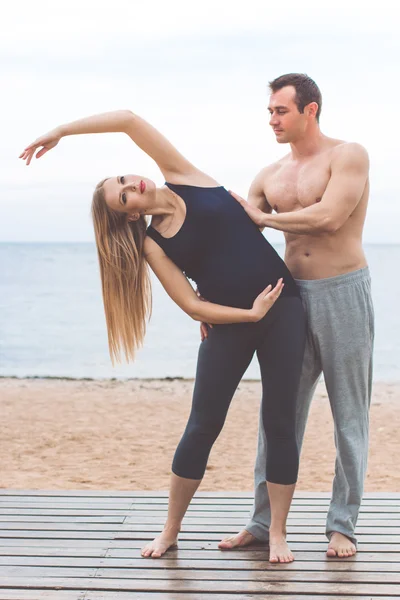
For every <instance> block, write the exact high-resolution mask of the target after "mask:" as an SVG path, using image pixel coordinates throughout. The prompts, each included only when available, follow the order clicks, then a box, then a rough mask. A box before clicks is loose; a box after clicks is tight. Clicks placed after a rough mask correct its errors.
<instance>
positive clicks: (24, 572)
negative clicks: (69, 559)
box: [0, 565, 113, 585]
mask: <svg viewBox="0 0 400 600" xmlns="http://www.w3.org/2000/svg"><path fill="white" fill-rule="evenodd" d="M97 572H98V569H97V567H94V568H89V567H76V568H75V567H39V566H33V567H28V566H24V565H17V566H11V565H9V566H1V567H0V585H1V582H2V581H3V579H5V578H7V577H25V578H26V579H30V578H32V577H34V578H41V579H43V580H45V579H47V578H52V577H68V578H80V577H94V576H95V575H96V573H97ZM110 577H113V575H112V574H111V575H110Z"/></svg>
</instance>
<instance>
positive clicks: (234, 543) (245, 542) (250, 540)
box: [218, 529, 260, 550]
mask: <svg viewBox="0 0 400 600" xmlns="http://www.w3.org/2000/svg"><path fill="white" fill-rule="evenodd" d="M257 543H260V542H259V540H258V539H257V538H256V537H254V535H252V534H251V533H249V532H248V531H246V530H245V529H243V531H240V532H239V533H237V534H236V535H231V536H230V537H226V538H224V539H223V540H222V541H221V542H220V543H219V544H218V548H220V549H221V550H232V549H233V548H242V547H244V546H250V545H251V544H257Z"/></svg>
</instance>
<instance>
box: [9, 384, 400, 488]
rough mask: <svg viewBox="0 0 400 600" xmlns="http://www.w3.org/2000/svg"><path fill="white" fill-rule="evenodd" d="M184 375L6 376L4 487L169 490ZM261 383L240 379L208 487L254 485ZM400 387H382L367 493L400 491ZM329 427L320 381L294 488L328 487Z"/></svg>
mask: <svg viewBox="0 0 400 600" xmlns="http://www.w3.org/2000/svg"><path fill="white" fill-rule="evenodd" d="M192 388H193V382H192V381H187V380H173V381H168V380H162V381H158V380H132V381H125V382H121V381H82V380H78V381H76V380H52V379H0V409H1V417H2V418H1V423H0V427H1V435H0V452H1V457H2V467H1V483H0V486H1V487H2V488H14V489H15V488H16V489H46V490H55V489H59V490H61V489H65V490H67V489H87V490H89V489H93V490H165V489H167V488H168V481H169V474H170V465H171V461H172V456H173V453H174V450H175V447H176V445H177V443H178V441H179V439H180V436H181V434H182V431H183V429H184V426H185V424H186V420H187V416H188V413H189V410H190V402H191V392H192ZM259 399H260V383H259V382H256V381H255V382H247V381H246V382H243V383H241V384H240V387H239V389H238V391H237V393H236V395H235V398H234V400H233V403H232V406H231V408H230V411H229V414H228V418H227V422H226V424H225V427H224V430H223V432H222V434H221V435H220V437H219V438H218V440H217V442H216V444H215V446H214V448H213V450H212V453H211V457H210V461H209V464H208V467H207V472H206V476H205V478H204V481H203V484H202V487H201V489H202V490H203V491H207V490H209V491H214V490H215V491H217V490H218V491H223V490H232V491H237V490H241V491H251V490H252V487H253V465H254V459H255V453H256V444H257V427H258V411H259ZM399 430H400V383H376V384H375V385H374V389H373V400H372V406H371V442H370V456H369V468H368V475H367V480H366V491H394V492H400V469H399V464H400V445H399V438H400V435H399ZM334 457H335V449H334V442H333V425H332V417H331V413H330V408H329V402H328V398H327V394H326V390H325V387H324V385H323V384H321V385H319V387H318V390H317V393H316V395H315V398H314V401H313V404H312V409H311V413H310V418H309V422H308V427H307V432H306V438H305V443H304V448H303V452H302V456H301V466H300V477H299V482H298V490H314V491H330V489H331V482H332V478H333V473H334Z"/></svg>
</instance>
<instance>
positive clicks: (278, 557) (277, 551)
mask: <svg viewBox="0 0 400 600" xmlns="http://www.w3.org/2000/svg"><path fill="white" fill-rule="evenodd" d="M293 561H294V556H293V554H292V553H291V551H290V548H289V546H288V545H287V542H286V535H285V534H284V533H282V532H278V533H274V532H273V531H271V530H270V532H269V562H270V563H290V562H293Z"/></svg>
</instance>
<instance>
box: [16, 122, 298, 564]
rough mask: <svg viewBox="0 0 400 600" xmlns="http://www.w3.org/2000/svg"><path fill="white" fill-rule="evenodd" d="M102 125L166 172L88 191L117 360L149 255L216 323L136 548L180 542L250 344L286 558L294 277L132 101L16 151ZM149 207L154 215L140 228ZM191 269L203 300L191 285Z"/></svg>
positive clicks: (281, 552) (276, 527)
mask: <svg viewBox="0 0 400 600" xmlns="http://www.w3.org/2000/svg"><path fill="white" fill-rule="evenodd" d="M105 132H124V133H126V134H128V135H129V136H130V137H131V139H132V140H133V141H134V142H135V144H136V145H137V146H139V148H141V149H142V150H143V151H144V152H146V153H147V154H148V155H149V156H150V157H151V158H153V159H154V160H155V162H156V163H157V165H158V167H159V168H160V170H161V172H162V174H163V176H164V178H165V180H166V181H167V182H168V183H166V184H165V185H164V186H162V187H161V188H157V187H156V186H155V184H154V183H153V182H152V181H151V180H149V179H147V178H144V177H141V176H138V175H122V176H118V177H110V178H108V179H105V180H103V181H102V182H100V183H99V184H98V185H97V187H96V189H95V192H94V196H93V203H92V215H93V221H94V229H95V236H96V243H97V249H98V255H99V262H100V271H101V278H102V290H103V300H104V307H105V314H106V321H107V329H108V338H109V347H110V354H111V357H112V360H114V359H117V360H118V359H119V357H120V352H121V350H122V351H123V352H124V354H125V356H126V358H127V359H130V358H133V357H134V353H135V349H136V348H137V347H138V346H140V345H141V343H142V340H143V337H144V333H145V324H146V318H147V316H148V314H149V309H150V304H151V298H150V283H149V275H148V271H147V264H146V261H147V263H148V264H149V265H150V267H151V268H152V270H153V271H154V273H155V274H156V276H157V277H158V278H159V280H160V281H161V283H162V285H163V286H164V288H165V289H166V291H167V293H168V294H169V295H170V296H171V298H172V299H173V300H174V301H175V302H176V303H177V304H178V305H179V306H180V307H181V308H182V309H183V310H184V311H185V312H186V313H187V314H189V315H190V316H191V317H192V318H193V319H196V320H199V321H204V322H207V323H212V324H214V325H215V326H214V327H213V328H212V329H211V331H210V332H209V335H208V338H207V339H206V340H204V341H203V342H202V344H201V345H200V351H199V357H198V365H197V374H196V381H195V388H194V394H193V405H192V411H191V414H190V417H189V421H188V424H187V427H186V429H185V432H184V434H183V437H182V439H181V441H180V443H179V445H178V448H177V450H176V453H175V457H174V461H173V465H172V471H173V473H172V479H171V489H170V501H169V509H168V518H167V521H166V524H165V527H164V530H163V531H162V533H161V534H160V536H158V537H157V538H156V539H155V540H154V541H153V542H151V543H150V544H148V545H147V546H146V547H145V548H144V549H143V551H142V556H145V557H150V556H152V557H153V558H157V557H160V556H161V555H162V554H164V553H165V552H166V551H167V549H168V548H170V547H171V546H173V545H174V544H175V543H176V540H177V536H178V533H179V530H180V526H181V522H182V519H183V517H184V515H185V512H186V509H187V507H188V505H189V503H190V501H191V499H192V497H193V494H194V493H195V491H196V490H197V488H198V486H199V484H200V482H201V480H202V477H203V475H204V472H205V468H206V464H207V459H208V455H209V452H210V450H211V447H212V445H213V443H214V442H215V440H216V438H217V437H218V435H219V433H220V431H221V429H222V427H223V424H224V421H225V417H226V414H227V411H228V408H229V404H230V401H231V399H232V396H233V394H234V392H235V390H236V388H237V385H238V383H239V381H240V379H241V378H242V376H243V374H244V372H245V371H246V369H247V367H248V365H249V363H250V361H251V358H252V356H253V354H254V352H257V355H258V360H259V363H260V368H261V377H262V383H263V398H262V419H263V424H264V428H265V432H266V436H267V444H268V464H267V473H266V480H267V485H268V491H269V496H270V501H271V527H270V561H271V562H290V561H292V560H293V555H292V554H291V552H290V550H289V548H288V546H287V544H286V520H287V514H288V511H289V507H290V503H291V499H292V496H293V492H294V488H295V483H296V480H297V472H298V450H297V444H296V439H295V401H296V393H297V386H298V380H299V376H300V369H301V361H302V356H303V349H304V335H305V320H304V314H303V309H302V304H301V300H300V296H299V293H298V291H297V287H296V285H295V282H294V280H293V279H292V277H291V275H290V273H289V271H288V270H287V268H286V266H285V264H284V262H283V261H282V260H281V259H280V257H279V256H278V254H277V253H276V252H275V251H274V250H273V248H272V247H271V246H270V244H269V243H268V242H267V240H266V239H265V238H264V237H263V235H262V234H261V232H260V231H259V230H258V229H257V227H256V226H255V225H254V223H253V222H252V221H251V220H250V218H249V217H248V216H247V215H246V213H245V211H244V210H243V208H242V207H241V206H240V204H239V203H237V202H236V201H235V200H234V199H233V198H232V196H231V195H230V194H229V193H228V192H227V191H226V190H225V189H224V188H223V187H221V186H219V185H218V183H217V182H216V181H215V180H214V179H213V178H212V177H209V176H208V175H206V174H205V173H203V172H201V171H200V170H199V169H197V168H196V167H195V166H193V165H192V164H191V163H190V162H188V161H187V160H186V159H185V158H184V157H183V156H182V155H181V154H180V153H179V152H178V151H177V150H176V149H175V148H174V147H173V146H172V145H171V144H170V142H168V141H167V140H166V139H165V138H164V137H163V136H162V135H161V134H160V133H159V132H158V131H156V130H155V129H154V128H153V127H152V126H151V125H149V124H148V123H147V122H146V121H144V120H143V119H141V118H140V117H138V116H137V115H135V114H133V113H132V112H130V111H116V112H110V113H105V114H101V115H95V116H92V117H88V118H84V119H80V120H78V121H74V122H73V123H69V124H66V125H62V126H60V127H58V128H56V129H54V130H53V131H50V132H49V133H48V134H46V135H44V136H42V137H40V138H38V139H37V140H36V141H35V142H33V143H32V144H30V145H29V146H27V148H26V149H25V150H24V152H22V154H21V156H20V158H22V159H24V160H26V164H27V165H29V164H30V162H31V159H32V157H33V155H34V154H35V152H36V151H37V150H38V152H37V154H36V157H37V158H39V157H41V156H43V155H44V154H45V153H46V152H48V150H50V149H51V148H54V147H55V146H56V144H57V143H58V142H59V140H60V139H61V138H62V137H65V136H68V135H76V134H85V133H86V134H88V133H105ZM147 215H151V216H152V221H151V225H150V226H149V227H148V229H147V232H146V219H145V217H146V216H147ZM186 277H190V278H191V279H193V280H194V281H196V283H197V286H198V289H199V291H200V293H201V295H202V296H204V297H205V298H207V299H208V300H209V301H210V302H207V303H206V302H202V301H201V300H200V299H199V298H198V297H197V296H196V294H195V292H194V291H193V288H192V286H191V285H190V283H189V282H188V280H187V278H186ZM282 280H284V283H283V281H282ZM275 282H278V283H277V284H276V285H275V287H274V288H273V289H271V288H272V286H271V284H272V283H274V284H275ZM283 285H285V287H283ZM254 298H256V299H255V300H254ZM253 300H254V301H253Z"/></svg>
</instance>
